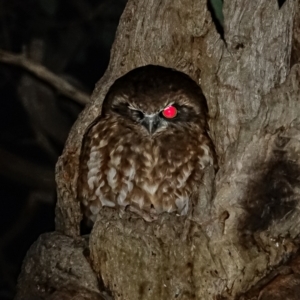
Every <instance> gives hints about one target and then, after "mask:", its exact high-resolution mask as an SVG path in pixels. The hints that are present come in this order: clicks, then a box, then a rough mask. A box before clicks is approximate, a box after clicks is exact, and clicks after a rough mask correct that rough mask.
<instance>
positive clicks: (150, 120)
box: [142, 114, 160, 134]
mask: <svg viewBox="0 0 300 300" xmlns="http://www.w3.org/2000/svg"><path fill="white" fill-rule="evenodd" d="M142 125H143V126H144V127H145V128H146V129H147V130H148V132H149V133H150V134H153V133H154V132H155V131H156V130H157V129H158V127H159V126H160V118H159V116H158V114H155V115H145V118H144V120H143V122H142Z"/></svg>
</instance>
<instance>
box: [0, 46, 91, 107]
mask: <svg viewBox="0 0 300 300" xmlns="http://www.w3.org/2000/svg"><path fill="white" fill-rule="evenodd" d="M0 62H2V63H6V64H11V65H15V66H19V67H22V68H24V69H26V70H27V71H29V72H31V73H32V74H34V75H35V76H37V77H38V78H40V79H41V80H44V81H45V82H47V83H48V84H50V85H51V86H53V87H54V88H55V89H56V90H57V91H59V92H60V93H61V94H62V95H64V96H66V97H68V98H70V99H72V100H74V101H76V102H77V103H79V104H82V105H85V104H87V103H89V101H90V96H89V95H87V94H85V93H83V92H82V91H80V90H78V89H77V88H75V87H73V86H72V85H71V84H70V83H68V82H67V81H66V80H64V79H63V78H61V77H59V76H58V75H56V74H54V73H52V72H51V71H49V70H48V69H47V68H46V67H44V66H42V65H41V64H38V63H36V62H33V61H31V60H29V59H27V58H25V57H24V56H23V55H17V54H12V53H10V52H7V51H4V50H0Z"/></svg>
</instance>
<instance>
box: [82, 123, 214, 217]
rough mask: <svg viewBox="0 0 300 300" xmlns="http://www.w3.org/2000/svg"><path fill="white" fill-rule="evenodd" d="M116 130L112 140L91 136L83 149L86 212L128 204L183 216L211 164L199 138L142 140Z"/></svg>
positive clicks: (209, 155) (140, 208) (169, 137)
mask: <svg viewBox="0 0 300 300" xmlns="http://www.w3.org/2000/svg"><path fill="white" fill-rule="evenodd" d="M106 126H107V124H106ZM118 130H119V134H118V138H116V136H115V135H111V134H110V135H106V136H105V135H104V136H102V138H101V139H100V137H96V138H95V137H93V139H94V140H93V139H92V141H91V142H90V146H89V147H88V149H86V150H85V152H86V153H85V155H87V156H88V159H87V162H86V164H85V166H83V167H82V169H81V183H82V184H81V185H82V188H81V198H82V199H83V200H82V201H83V204H84V205H85V206H87V207H88V208H89V210H90V211H91V212H92V214H97V213H98V212H99V210H100V209H101V207H102V206H110V207H121V208H125V207H126V206H128V205H130V206H134V207H135V208H137V209H139V210H142V211H146V212H149V211H151V210H153V209H154V210H155V211H156V212H157V213H161V212H173V211H177V212H178V213H179V214H186V213H187V212H188V209H189V205H190V201H191V197H192V195H193V193H194V192H195V189H196V186H197V182H199V181H200V180H201V177H202V174H203V168H204V167H205V166H206V165H207V164H210V163H211V162H212V158H211V153H210V149H209V146H208V145H205V143H203V141H205V136H203V137H201V136H199V135H198V136H196V135H195V136H187V135H182V136H180V137H178V136H177V137H176V136H175V137H174V136H163V137H162V138H161V139H147V138H145V137H144V136H139V135H132V131H130V130H129V129H126V128H121V129H120V128H118ZM102 132H104V133H105V130H104V129H102ZM201 141H202V143H201Z"/></svg>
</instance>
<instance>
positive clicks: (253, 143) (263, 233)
mask: <svg viewBox="0 0 300 300" xmlns="http://www.w3.org/2000/svg"><path fill="white" fill-rule="evenodd" d="M298 6H299V2H298V1H296V0H287V1H286V2H285V3H284V5H283V6H282V7H281V9H279V8H278V2H277V1H276V0H252V1H249V0H227V1H226V0H224V7H223V13H224V40H223V39H222V38H221V37H220V35H219V34H218V33H217V31H216V30H215V26H214V23H213V22H212V19H211V16H210V13H209V11H208V10H207V3H206V1H205V0H197V1H195V0H187V1H184V2H182V1H180V0H163V1H156V0H148V1H144V0H139V1H137V0H129V1H128V4H127V7H126V9H125V11H124V13H123V15H122V17H121V20H120V24H119V28H118V31H117V34H116V39H115V43H114V45H113V48H112V52H111V61H110V64H109V67H108V69H107V71H106V73H105V75H104V76H103V78H102V79H101V80H100V81H99V82H98V84H97V86H96V88H95V90H94V93H93V96H92V102H91V104H90V105H88V107H87V108H86V109H85V111H84V112H83V113H82V114H81V116H80V118H79V119H78V121H77V122H76V124H75V125H74V127H73V129H72V132H71V133H70V135H69V138H68V141H67V143H66V146H65V150H64V153H63V155H62V156H61V158H60V160H59V162H58V164H57V184H58V204H57V215H56V218H57V222H56V223H57V230H58V231H61V232H63V233H64V234H66V235H69V236H72V237H73V238H75V239H77V238H78V236H79V224H80V221H81V218H82V215H81V212H80V205H79V203H78V201H76V181H77V172H78V160H79V153H80V147H81V141H82V137H83V134H84V132H85V131H86V129H87V126H88V125H89V124H90V123H91V122H92V121H93V120H94V119H95V118H96V117H97V116H98V115H99V113H100V112H101V104H102V101H103V98H104V96H105V94H106V92H107V90H108V88H109V86H110V85H111V84H112V83H113V82H114V80H115V79H116V78H118V77H119V76H121V75H123V74H124V73H126V72H127V71H129V70H131V69H133V68H135V67H138V66H141V65H147V64H158V65H162V66H166V67H172V68H176V69H177V70H179V71H182V72H185V73H187V74H188V75H190V76H191V78H193V79H194V80H195V81H196V82H197V83H199V84H200V85H201V87H202V89H203V92H204V94H205V96H206V99H207V103H208V107H209V114H210V120H209V127H210V135H211V138H212V140H213V143H214V146H215V150H216V153H217V155H218V165H219V169H218V172H217V174H216V175H215V172H214V171H213V170H211V169H208V170H207V173H206V175H205V180H204V182H203V183H202V186H203V188H202V191H203V192H202V193H201V195H199V203H198V207H197V209H196V210H195V213H194V215H193V216H192V218H189V219H184V218H182V217H176V216H173V215H162V216H161V217H160V218H159V219H158V220H157V221H155V222H152V223H145V222H144V221H143V220H140V219H139V218H137V219H135V218H132V216H130V215H128V216H127V217H126V215H125V216H124V218H123V219H119V217H118V216H117V214H116V213H115V212H114V211H113V210H111V209H105V210H103V211H102V212H101V217H100V218H98V221H97V222H96V224H95V225H94V228H93V230H92V232H91V234H90V251H91V252H90V253H91V255H90V258H91V264H92V267H93V269H94V270H95V272H96V273H97V275H98V276H99V278H100V277H101V278H102V280H103V282H104V284H105V286H106V287H107V288H108V289H109V290H110V291H111V292H112V295H113V297H114V299H124V300H125V299H173V298H174V299H175V298H176V299H205V300H209V299H270V297H272V299H274V298H275V297H277V298H276V299H298V298H297V295H298V294H299V293H298V291H297V286H298V283H299V270H298V269H299V268H297V267H294V268H293V267H292V266H290V265H286V267H285V268H283V267H282V266H283V265H284V264H286V262H287V261H289V260H290V259H291V258H292V257H293V256H295V254H296V253H297V252H298V249H299V238H298V236H299V222H300V215H299V214H300V213H299V212H300V210H299V191H300V190H299V178H300V168H299V166H300V155H299V153H300V152H299V150H300V138H299V137H300V101H299V94H300V91H299V77H300V76H299V75H300V67H299V65H297V64H295V63H296V62H298V56H297V55H296V54H295V55H294V58H293V67H292V68H291V53H292V41H294V43H295V45H296V43H297V37H298V31H299V28H298V27H297V26H298V25H299V22H296V21H295V16H296V15H298V12H297V10H298ZM294 24H295V26H294V28H293V25H294ZM293 49H294V50H295V49H297V46H294V48H293ZM295 266H297V260H296V263H295ZM283 270H284V272H283ZM278 274H279V275H280V276H281V277H280V276H278ZM276 276H278V278H277V279H276V280H275V281H274V280H273V279H274V278H275V277H276ZM269 282H271V283H270V285H269V286H268V283H269ZM282 286H285V287H286V289H283V288H282ZM280 293H281V294H280ZM295 295H296V296H295ZM280 297H281V298H280Z"/></svg>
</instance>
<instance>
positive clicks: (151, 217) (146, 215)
mask: <svg viewBox="0 0 300 300" xmlns="http://www.w3.org/2000/svg"><path fill="white" fill-rule="evenodd" d="M128 209H129V211H130V212H133V213H135V214H137V215H139V216H140V217H142V218H143V219H144V220H145V221H146V222H153V221H155V220H157V212H156V211H155V210H154V209H152V210H150V212H146V211H143V210H140V209H138V208H136V207H134V206H131V205H130V206H129V208H128Z"/></svg>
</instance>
